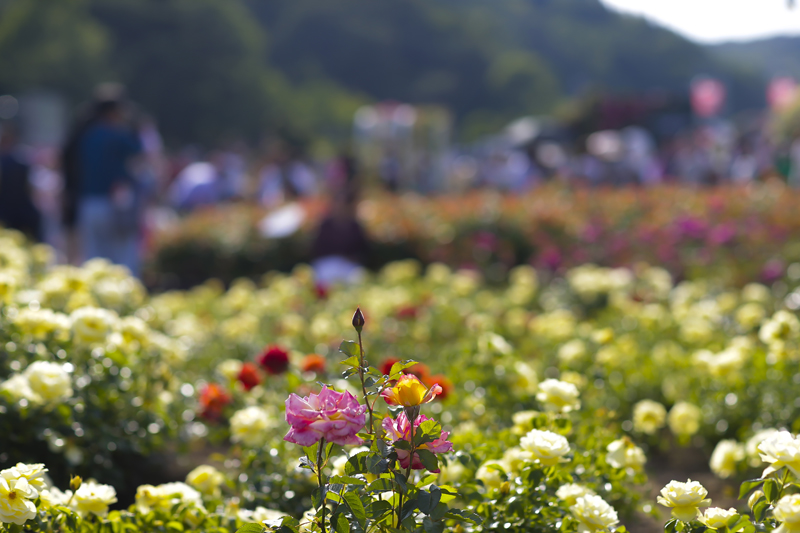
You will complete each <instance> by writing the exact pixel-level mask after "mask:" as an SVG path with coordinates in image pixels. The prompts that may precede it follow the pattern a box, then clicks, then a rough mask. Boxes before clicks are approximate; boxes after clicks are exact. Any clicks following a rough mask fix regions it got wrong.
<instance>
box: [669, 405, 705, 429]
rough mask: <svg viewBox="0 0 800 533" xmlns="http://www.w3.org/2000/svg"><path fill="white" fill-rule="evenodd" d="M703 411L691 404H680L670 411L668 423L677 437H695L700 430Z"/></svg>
mask: <svg viewBox="0 0 800 533" xmlns="http://www.w3.org/2000/svg"><path fill="white" fill-rule="evenodd" d="M702 414H703V413H702V411H701V410H700V408H699V407H697V406H696V405H693V404H691V403H689V402H678V403H676V404H675V405H673V406H672V409H670V410H669V416H668V417H667V422H668V424H669V429H670V430H671V431H672V433H674V434H675V435H694V434H695V433H697V431H698V430H699V429H700V418H701V416H702Z"/></svg>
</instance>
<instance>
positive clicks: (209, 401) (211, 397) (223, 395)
mask: <svg viewBox="0 0 800 533" xmlns="http://www.w3.org/2000/svg"><path fill="white" fill-rule="evenodd" d="M199 401H200V414H201V415H202V416H203V418H206V419H208V420H217V419H219V418H220V417H221V416H222V409H223V408H224V407H225V406H226V405H228V404H229V403H231V396H230V394H228V393H227V392H226V391H225V389H224V388H222V386H221V385H217V384H216V383H209V384H208V385H206V386H205V387H203V390H202V391H200V398H199Z"/></svg>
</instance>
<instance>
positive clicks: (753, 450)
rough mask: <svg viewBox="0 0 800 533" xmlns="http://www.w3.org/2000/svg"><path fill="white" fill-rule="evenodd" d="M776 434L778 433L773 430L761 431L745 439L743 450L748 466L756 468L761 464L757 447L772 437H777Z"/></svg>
mask: <svg viewBox="0 0 800 533" xmlns="http://www.w3.org/2000/svg"><path fill="white" fill-rule="evenodd" d="M778 433H779V431H778V430H777V429H774V428H769V429H762V430H761V431H759V432H757V433H756V434H754V435H753V436H752V437H750V438H749V439H747V442H746V443H745V445H744V450H745V453H746V454H747V463H748V464H749V465H750V466H752V467H757V466H758V465H760V464H761V463H762V461H761V456H760V455H759V453H758V445H759V444H761V443H762V442H764V441H765V440H767V439H768V438H770V437H772V436H773V435H777V434H778Z"/></svg>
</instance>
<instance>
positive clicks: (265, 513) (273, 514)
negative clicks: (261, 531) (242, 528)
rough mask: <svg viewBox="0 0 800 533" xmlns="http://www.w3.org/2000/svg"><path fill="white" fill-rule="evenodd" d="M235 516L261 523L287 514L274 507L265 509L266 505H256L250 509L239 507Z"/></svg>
mask: <svg viewBox="0 0 800 533" xmlns="http://www.w3.org/2000/svg"><path fill="white" fill-rule="evenodd" d="M236 516H237V518H239V520H241V521H242V522H256V523H259V524H263V523H264V522H266V521H268V520H278V519H280V518H283V517H284V516H289V515H287V514H286V513H284V512H281V511H276V510H275V509H267V508H266V507H261V506H258V507H256V508H255V509H254V510H252V511H251V510H249V509H239V511H238V513H237V514H236Z"/></svg>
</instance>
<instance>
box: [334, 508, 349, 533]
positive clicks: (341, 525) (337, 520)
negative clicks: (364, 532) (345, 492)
mask: <svg viewBox="0 0 800 533" xmlns="http://www.w3.org/2000/svg"><path fill="white" fill-rule="evenodd" d="M331 528H332V529H333V530H334V531H335V532H336V533H350V524H349V523H348V522H347V517H346V516H344V515H343V514H342V513H336V514H334V515H333V516H332V517H331Z"/></svg>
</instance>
